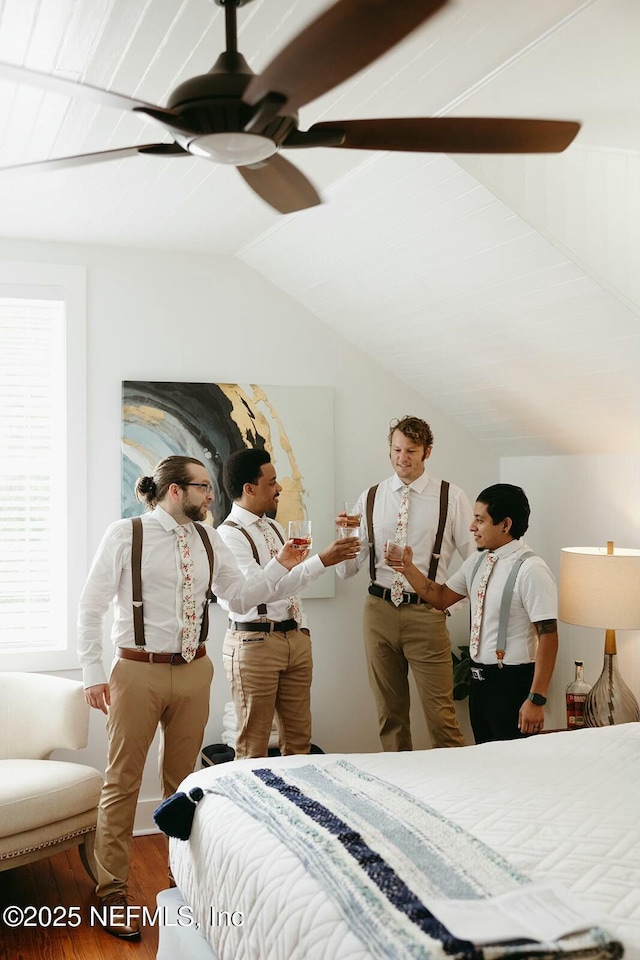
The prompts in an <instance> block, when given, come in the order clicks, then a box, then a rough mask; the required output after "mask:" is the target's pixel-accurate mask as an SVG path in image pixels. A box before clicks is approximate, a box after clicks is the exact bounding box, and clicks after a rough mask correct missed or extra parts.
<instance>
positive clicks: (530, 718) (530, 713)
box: [518, 699, 544, 733]
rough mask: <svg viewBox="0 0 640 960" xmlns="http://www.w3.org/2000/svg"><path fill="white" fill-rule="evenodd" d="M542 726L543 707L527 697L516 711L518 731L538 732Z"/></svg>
mask: <svg viewBox="0 0 640 960" xmlns="http://www.w3.org/2000/svg"><path fill="white" fill-rule="evenodd" d="M543 727H544V707H538V706H536V704H535V703H532V702H531V700H529V699H527V700H525V702H524V703H523V704H522V706H521V707H520V712H519V713H518V730H519V731H520V733H540V731H541V730H542V728H543Z"/></svg>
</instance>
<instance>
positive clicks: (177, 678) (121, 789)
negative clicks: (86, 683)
mask: <svg viewBox="0 0 640 960" xmlns="http://www.w3.org/2000/svg"><path fill="white" fill-rule="evenodd" d="M212 677H213V664H212V663H211V660H210V659H209V657H207V656H205V657H200V658H199V659H198V660H194V661H192V662H191V663H187V664H179V665H176V666H171V665H170V664H168V663H167V664H165V663H138V662H137V661H135V660H120V659H118V660H116V662H115V664H114V666H113V670H112V671H111V676H110V678H109V690H110V694H111V706H110V707H109V715H108V718H107V734H108V737H109V755H108V761H107V770H106V773H105V781H104V786H103V788H102V794H101V796H100V805H99V808H98V826H97V831H96V848H95V853H96V864H97V872H98V878H97V879H98V885H97V887H96V893H97V894H98V896H99V897H106V896H108V895H109V894H111V893H124V892H126V889H127V881H128V878H129V861H130V856H131V836H132V833H133V824H134V820H135V814H136V803H137V800H138V792H139V790H140V782H141V780H142V772H143V770H144V765H145V761H146V759H147V753H148V752H149V747H150V746H151V741H152V740H153V738H154V736H155V732H156V729H157V727H158V724H160V727H161V746H160V756H159V772H160V782H161V784H162V795H163V797H165V798H166V797H170V796H171V794H172V793H175V792H176V790H177V788H178V786H179V784H180V783H181V781H182V780H184V778H185V777H186V776H188V774H190V773H192V772H193V769H194V766H195V763H196V759H197V757H198V754H199V752H200V749H201V747H202V738H203V735H204V728H205V725H206V723H207V719H208V717H209V690H210V687H211V679H212Z"/></svg>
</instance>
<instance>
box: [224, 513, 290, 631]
mask: <svg viewBox="0 0 640 960" xmlns="http://www.w3.org/2000/svg"><path fill="white" fill-rule="evenodd" d="M265 520H266V521H267V523H268V524H269V526H270V527H271V529H272V530H273V532H274V533H275V534H276V536H277V537H278V539H279V541H280V543H284V540H283V539H282V534H281V533H280V531H279V530H278V528H277V527H276V526H275V524H273V523H271V521H270V520H269V519H268V518H267V517H265ZM222 526H223V527H235V528H236V530H239V531H240V533H244V535H245V537H246V538H247V540H248V541H249V543H250V544H251V553H252V554H253V559H254V560H255V562H256V563H257V564H258V566H260V557H259V556H258V548H257V547H256V545H255V543H254V541H253V540H252V538H251V537H250V536H249V533H248V532H247V531H246V530H245V528H244V527H241V526H240V524H239V523H236V522H235V521H234V520H225V521H224V523H223V524H222ZM257 610H258V613H259V614H260V616H261V617H265V616H266V615H267V605H266V603H260V604H258V607H257Z"/></svg>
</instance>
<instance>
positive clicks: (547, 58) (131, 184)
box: [0, 0, 640, 455]
mask: <svg viewBox="0 0 640 960" xmlns="http://www.w3.org/2000/svg"><path fill="white" fill-rule="evenodd" d="M397 2H398V0H385V2H381V0H377V2H375V0H374V2H372V8H375V10H376V11H377V12H375V13H372V16H373V15H376V16H384V15H386V16H388V17H393V9H394V4H395V3H397ZM329 6H331V2H330V0H253V2H251V3H249V4H247V5H246V6H244V7H242V8H241V9H240V10H239V13H238V22H239V47H240V50H241V51H242V53H243V54H244V55H245V57H246V58H247V60H248V61H249V63H250V65H251V66H252V68H253V69H254V70H255V71H256V72H260V70H261V69H262V68H264V66H265V65H266V64H267V63H268V62H269V61H270V60H271V58H272V57H273V56H274V54H275V53H276V52H277V51H278V50H279V49H281V48H282V47H283V46H284V45H285V44H286V43H287V42H288V41H289V40H290V39H292V38H293V37H294V36H295V35H296V34H297V33H298V32H299V31H300V30H301V29H302V28H303V26H305V25H306V24H307V23H308V22H309V21H310V20H312V19H313V18H314V17H316V16H318V15H319V14H320V13H321V12H323V11H324V10H326V9H327V8H328V7H329ZM385 11H386V14H385ZM639 37H640V5H639V4H637V2H636V0H554V2H553V3H549V2H542V3H541V2H540V0H482V2H480V0H450V2H449V3H447V4H446V5H445V6H444V8H443V9H442V10H441V11H440V12H439V13H437V14H436V15H435V16H433V17H432V18H431V19H430V20H429V21H428V22H427V23H425V24H424V25H423V26H422V27H420V28H419V29H417V30H416V31H415V32H414V33H413V34H411V35H410V36H409V37H408V38H407V39H406V40H404V41H403V42H402V43H400V44H398V46H397V47H395V48H394V49H393V50H391V51H390V52H389V53H388V54H386V55H385V56H383V57H382V58H380V59H379V60H378V61H376V62H375V63H374V64H372V65H371V66H370V67H368V68H365V69H364V70H363V71H362V72H361V73H359V74H357V75H356V76H355V77H353V78H352V79H351V80H349V81H347V82H345V83H343V84H341V85H340V86H338V87H337V88H335V89H334V90H332V91H331V92H329V93H327V94H325V95H324V96H322V97H320V98H319V99H317V100H316V101H314V102H312V103H310V104H309V105H307V106H305V107H304V108H303V109H302V110H301V116H300V122H301V127H303V128H307V127H309V126H310V125H311V124H312V123H315V122H317V121H320V120H330V119H352V118H356V117H362V118H369V117H371V118H373V117H385V116H386V117H400V116H440V115H450V116H482V115H491V116H507V117H508V116H523V117H546V118H550V119H554V118H555V119H569V120H578V121H580V122H581V124H582V128H581V131H580V133H579V134H578V137H577V138H576V140H575V141H574V143H573V144H572V145H571V146H570V147H569V148H568V150H567V151H566V152H565V153H563V154H559V155H547V156H541V155H537V156H533V155H527V156H511V157H503V156H470V155H465V156H461V155H456V156H453V155H451V156H448V155H444V154H405V153H397V154H390V153H387V154H385V153H376V152H362V151H355V150H354V151H346V150H332V149H328V148H324V149H322V148H317V149H310V150H304V151H295V153H293V152H288V153H287V156H288V158H289V159H292V158H293V161H294V162H295V163H296V164H297V165H298V166H299V167H300V169H302V170H303V171H304V172H305V174H306V175H307V176H308V177H309V178H310V179H311V180H312V182H313V183H314V184H315V185H316V187H317V188H318V189H319V191H320V192H321V194H322V196H323V198H324V201H325V202H324V203H323V204H322V205H321V206H319V207H314V208H312V209H309V210H305V211H302V212H300V213H295V214H291V215H288V216H282V215H280V214H277V213H275V212H274V211H273V210H272V209H271V208H269V207H268V206H266V205H265V204H264V203H263V202H262V201H261V200H260V199H259V198H258V197H257V196H255V194H253V193H252V192H251V191H249V189H248V188H247V186H246V184H245V183H244V181H243V180H242V178H241V177H240V176H239V175H238V173H237V171H236V170H234V169H233V168H231V167H228V166H224V165H216V164H213V163H211V162H210V161H207V160H205V159H199V158H190V157H184V158H180V159H172V158H169V159H166V158H158V157H142V156H136V157H134V158H129V159H126V160H122V161H118V162H111V163H103V164H98V165H95V166H84V167H79V168H75V169H72V170H68V171H62V172H49V173H46V174H44V173H39V174H38V175H37V176H34V175H31V176H23V175H20V176H10V175H8V174H2V173H0V233H1V234H2V235H4V236H6V237H20V238H33V239H43V240H61V241H72V242H78V241H81V242H87V243H100V244H117V245H124V246H141V247H147V248H162V249H176V250H186V251H198V252H211V253H215V254H227V255H233V256H236V257H239V258H240V259H241V260H243V261H244V262H246V263H247V264H249V265H250V266H252V267H253V268H255V269H256V270H257V271H259V272H260V273H261V274H262V275H264V276H265V277H266V278H267V279H269V280H270V281H272V282H273V283H274V284H276V285H277V286H278V287H280V288H281V289H282V290H283V291H285V292H286V293H287V294H289V295H290V296H291V297H293V298H294V299H295V300H297V301H299V302H300V303H301V304H302V305H304V306H305V307H306V308H307V309H308V310H309V311H310V312H311V313H312V314H314V315H315V316H316V317H317V318H318V320H319V321H320V322H323V323H325V324H328V325H329V326H331V327H333V328H334V329H335V330H336V331H338V332H339V333H340V334H341V335H342V336H344V337H346V338H348V339H349V340H351V341H352V342H353V343H355V344H356V345H357V346H358V347H359V348H360V349H361V350H362V351H363V352H365V353H366V354H368V355H369V356H370V357H371V358H372V359H373V360H375V361H376V362H377V363H378V364H379V365H380V366H381V367H382V368H385V369H388V370H390V371H392V372H393V373H395V374H396V375H397V376H399V377H401V378H402V379H404V380H406V381H407V382H408V383H410V384H411V385H412V386H413V387H414V388H415V389H416V390H417V391H418V392H419V393H420V394H421V395H423V396H424V398H425V410H426V411H428V408H429V404H430V403H434V404H437V405H438V406H439V407H441V408H442V409H443V410H445V411H446V412H448V413H449V414H451V415H452V416H454V417H455V418H457V419H458V420H459V422H460V423H462V424H463V425H464V426H466V427H467V429H468V430H470V431H471V432H472V433H473V434H474V435H475V436H476V437H478V438H480V439H483V440H485V441H487V442H488V443H490V444H491V445H492V446H494V447H495V449H496V451H497V452H499V453H501V454H505V455H508V454H537V453H540V454H542V453H553V452H562V453H574V452H575V453H578V452H596V451H597V452H603V451H605V452H629V451H632V450H637V448H638V435H639V430H638V426H639V410H640V403H639V383H640V377H639V376H638V373H639V362H638V361H639V357H640V349H639V347H640V327H639V323H638V314H639V312H640V307H639V304H640V216H639V214H640V58H639V57H638V55H637V49H638V38H639ZM223 47H224V11H223V10H222V9H221V8H220V7H219V6H216V5H215V4H214V3H213V2H212V0H146V2H140V3H135V4H134V3H131V2H130V0H4V2H3V3H0V60H2V61H5V62H10V63H15V64H24V65H25V66H28V67H30V68H32V69H36V70H39V71H44V72H47V73H53V74H55V75H59V76H63V77H66V78H70V79H73V80H78V81H83V82H86V83H90V84H93V85H95V86H99V87H106V88H109V89H113V90H115V91H118V92H121V93H125V94H128V95H133V96H136V97H138V98H140V99H143V100H146V101H148V102H152V103H158V104H164V103H165V102H166V99H167V97H168V95H169V93H170V92H171V90H172V89H173V88H174V87H175V86H176V85H177V84H178V83H180V82H182V81H183V80H185V79H187V78H188V77H190V76H193V75H195V74H198V73H203V72H206V71H207V70H208V69H209V68H210V66H211V65H212V63H213V62H214V60H215V59H216V57H217V55H218V53H219V52H220V51H221V50H222V49H223ZM162 139H163V132H162V130H161V129H160V128H159V127H158V126H157V125H156V124H155V123H154V122H153V121H151V120H148V119H145V118H144V117H142V116H139V115H133V114H131V113H126V112H123V111H120V110H118V109H113V108H110V107H103V106H95V105H94V104H91V103H87V102H84V101H82V100H79V99H78V100H74V99H70V98H69V97H66V96H63V95H59V94H53V93H43V92H42V91H41V90H40V89H39V88H37V87H33V86H29V85H25V84H22V83H20V84H18V83H15V82H8V81H6V80H4V81H1V82H0V165H2V166H6V165H10V164H17V163H24V162H28V161H34V160H41V159H45V158H48V157H55V156H65V155H69V154H74V153H86V152H89V151H94V150H104V149H112V148H116V147H124V146H129V145H131V144H141V143H149V142H154V141H159V140H162ZM596 438H597V439H596Z"/></svg>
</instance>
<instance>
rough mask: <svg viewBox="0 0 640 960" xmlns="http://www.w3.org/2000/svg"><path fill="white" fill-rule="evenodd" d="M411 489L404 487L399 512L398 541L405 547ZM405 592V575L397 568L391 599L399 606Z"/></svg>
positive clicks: (407, 486) (393, 578)
mask: <svg viewBox="0 0 640 960" xmlns="http://www.w3.org/2000/svg"><path fill="white" fill-rule="evenodd" d="M409 490H410V487H409V485H408V484H406V483H405V484H404V485H403V487H402V496H401V498H400V511H399V513H398V523H397V525H396V537H395V541H396V543H399V544H400V546H402V547H404V546H406V544H407V528H408V526H409ZM403 592H404V577H403V576H402V574H401V573H398V572H397V570H396V571H394V574H393V577H392V579H391V600H392V602H393V603H394V604H395V605H396V607H398V606H399V605H400V604H401V603H402V594H403Z"/></svg>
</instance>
